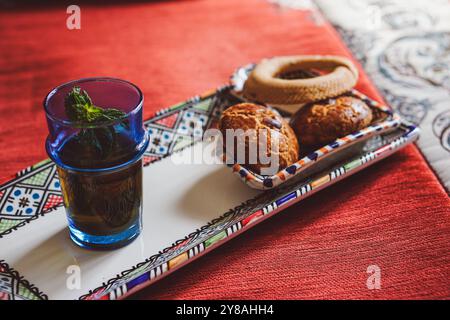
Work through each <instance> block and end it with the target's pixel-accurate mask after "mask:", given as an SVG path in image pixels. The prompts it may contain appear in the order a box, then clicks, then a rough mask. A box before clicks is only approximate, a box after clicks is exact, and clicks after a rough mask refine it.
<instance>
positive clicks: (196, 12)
mask: <svg viewBox="0 0 450 320" xmlns="http://www.w3.org/2000/svg"><path fill="white" fill-rule="evenodd" d="M65 9H66V8H65V7H64V6H62V5H58V4H54V5H50V6H48V7H45V8H41V9H40V8H35V9H26V10H12V11H9V12H8V11H3V12H0V21H1V22H0V24H1V26H0V39H1V40H0V47H1V50H0V70H1V71H0V114H1V117H0V150H2V154H1V156H0V179H2V180H3V181H4V180H5V179H6V178H7V177H9V176H11V175H12V174H14V173H15V172H16V171H18V170H20V169H22V168H24V167H25V166H28V165H31V164H33V163H35V162H37V161H39V160H41V159H43V158H45V157H46V154H45V151H44V147H43V146H44V139H45V137H46V133H47V128H46V124H45V120H44V113H43V110H42V103H41V102H42V99H43V97H44V96H45V94H46V93H47V92H48V91H49V90H50V89H51V88H53V87H54V86H56V85H58V84H60V83H62V82H65V81H68V80H71V79H75V78H80V77H88V76H113V77H119V78H124V79H128V80H130V81H132V82H134V83H136V84H137V85H138V86H139V87H141V88H142V90H143V92H144V94H145V99H146V101H145V115H146V116H147V117H149V116H151V115H152V114H153V113H154V112H155V111H156V110H158V109H159V108H162V107H166V106H169V105H171V104H174V103H176V102H179V101H182V100H184V99H186V98H187V97H190V96H192V95H195V94H198V93H201V92H203V91H205V90H207V89H210V88H212V87H216V86H218V85H221V84H223V83H225V82H227V80H228V77H229V75H230V74H231V73H232V72H233V70H234V69H235V68H236V67H237V66H239V65H242V64H246V63H248V62H252V61H258V60H259V59H261V58H263V57H267V56H276V55H288V54H318V53H322V54H339V55H346V56H349V55H350V54H349V52H348V50H347V49H346V48H345V46H344V45H343V44H342V41H341V40H340V39H339V37H338V35H337V34H336V32H335V31H334V30H333V29H332V28H331V27H330V26H329V25H328V24H326V23H324V22H323V21H322V19H321V18H320V16H318V15H314V14H311V13H309V12H304V11H298V10H291V9H284V8H280V7H277V6H275V5H273V4H270V3H268V2H266V1H263V0H247V1H240V0H221V1H219V0H215V1H180V2H176V1H169V2H156V3H155V2H152V3H132V2H131V3H127V2H125V1H124V2H123V3H120V2H114V3H113V4H111V5H106V6H102V7H100V6H96V5H88V4H82V5H81V14H82V20H81V27H82V29H81V30H73V31H69V30H67V28H66V24H65V20H66V17H67V15H66V14H65ZM358 89H360V90H361V91H363V92H364V93H366V94H368V95H370V96H372V97H374V98H379V96H378V95H377V93H376V91H375V89H374V87H373V86H372V85H371V84H370V82H369V80H368V79H367V77H366V76H365V75H364V74H363V73H362V74H361V77H360V81H359V83H358ZM449 218H450V200H449V198H448V195H447V194H446V193H445V192H444V190H443V188H442V187H441V185H440V184H439V182H438V181H437V180H436V178H435V176H434V174H433V173H432V172H431V170H430V169H429V167H428V165H427V163H426V162H425V161H424V159H423V158H422V156H421V155H420V153H419V152H418V151H417V149H416V148H415V147H414V146H411V147H408V148H407V149H405V150H404V151H401V152H399V153H398V154H396V155H394V156H392V157H390V158H389V159H387V160H384V161H383V162H381V163H379V164H377V165H375V166H373V167H372V168H369V169H368V170H365V171H364V172H361V173H359V174H357V175H355V176H353V177H351V178H349V179H348V180H346V181H344V182H341V183H339V184H338V185H336V186H334V187H331V188H330V189H328V190H325V191H322V192H320V193H319V194H317V195H315V196H313V197H312V198H310V199H307V200H306V201H303V202H301V203H300V204H297V205H296V206H294V207H291V208H290V209H288V210H286V212H284V213H282V214H280V215H279V216H278V217H275V218H273V219H272V220H271V221H270V222H265V223H263V224H262V225H260V226H257V227H256V228H254V229H253V230H251V231H249V232H247V233H246V234H244V235H242V236H240V237H238V238H236V239H234V240H232V241H231V242H230V243H228V244H226V245H225V246H223V247H222V248H219V249H218V250H216V251H215V252H213V253H211V254H208V255H207V256H205V257H203V258H201V259H199V260H197V261H195V262H193V263H192V264H191V265H189V266H187V267H185V268H184V269H183V270H180V271H177V272H176V273H175V274H173V275H171V276H169V277H167V278H166V279H164V280H162V281H160V282H159V283H157V284H156V285H154V286H152V287H150V288H147V289H144V290H143V291H141V292H140V293H138V294H136V295H134V296H133V297H134V298H177V299H181V298H202V299H209V298H255V299H260V298H274V299H276V298H286V299H299V298H329V299H334V298H356V299H358V298H448V297H449V296H450V289H449V286H448V278H449V275H450V269H449V265H450V258H449V254H448V253H449V252H450V241H449V236H450V219H449ZM372 264H376V265H378V266H379V267H380V268H381V275H382V289H380V290H368V289H367V287H366V280H367V276H368V275H367V273H366V269H367V267H368V266H369V265H372Z"/></svg>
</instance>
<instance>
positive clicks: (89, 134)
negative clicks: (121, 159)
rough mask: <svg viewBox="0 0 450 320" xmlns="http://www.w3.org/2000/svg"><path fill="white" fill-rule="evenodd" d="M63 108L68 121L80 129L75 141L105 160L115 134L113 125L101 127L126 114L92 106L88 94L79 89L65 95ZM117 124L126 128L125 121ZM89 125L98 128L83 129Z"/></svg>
mask: <svg viewBox="0 0 450 320" xmlns="http://www.w3.org/2000/svg"><path fill="white" fill-rule="evenodd" d="M64 107H65V112H66V115H67V117H68V118H69V120H70V121H73V122H76V123H78V124H79V125H80V127H82V129H81V130H80V132H79V133H78V134H77V136H76V138H77V141H78V142H79V143H80V144H82V145H84V146H87V147H90V148H93V149H94V150H96V151H97V152H98V153H99V154H100V155H101V156H102V157H103V158H106V157H107V156H108V155H109V154H110V153H111V151H112V150H113V149H114V146H115V144H116V142H117V141H116V140H117V139H116V136H117V133H116V130H115V128H114V125H109V126H104V127H102V126H101V125H102V124H106V123H109V122H114V121H117V120H120V119H123V118H125V116H126V113H125V112H123V111H121V110H118V109H115V108H102V107H99V106H96V105H94V103H93V102H92V99H91V98H90V97H89V95H88V93H87V92H86V91H85V90H82V89H81V88H80V87H73V88H72V90H71V91H70V92H69V93H68V94H67V96H66V98H65V101H64ZM119 124H120V125H122V126H124V127H125V128H128V120H127V119H124V120H123V121H121V122H119ZM89 125H99V127H95V128H83V127H84V126H89Z"/></svg>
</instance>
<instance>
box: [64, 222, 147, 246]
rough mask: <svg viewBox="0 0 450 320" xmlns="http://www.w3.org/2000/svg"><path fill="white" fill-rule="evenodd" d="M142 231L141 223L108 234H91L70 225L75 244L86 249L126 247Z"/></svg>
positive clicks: (71, 236) (70, 232)
mask: <svg viewBox="0 0 450 320" xmlns="http://www.w3.org/2000/svg"><path fill="white" fill-rule="evenodd" d="M140 233H141V226H140V224H139V223H136V224H134V225H132V226H131V227H129V228H128V229H126V230H125V231H122V232H121V233H116V234H113V235H108V236H96V235H90V234H87V233H85V232H83V231H80V230H78V229H76V228H75V227H73V226H69V234H70V238H71V239H72V241H73V242H75V244H77V245H78V246H80V247H82V248H85V249H95V250H111V249H117V248H121V247H124V246H126V245H127V244H129V243H131V242H133V240H134V239H136V238H137V237H138V236H139V234H140Z"/></svg>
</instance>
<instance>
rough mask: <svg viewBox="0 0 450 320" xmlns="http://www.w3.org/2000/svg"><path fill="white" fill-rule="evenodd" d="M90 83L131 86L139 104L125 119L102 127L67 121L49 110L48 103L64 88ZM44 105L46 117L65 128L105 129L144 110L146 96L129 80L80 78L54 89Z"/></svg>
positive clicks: (103, 124)
mask: <svg viewBox="0 0 450 320" xmlns="http://www.w3.org/2000/svg"><path fill="white" fill-rule="evenodd" d="M89 81H105V82H108V81H111V82H119V83H123V84H126V85H129V86H131V87H133V88H134V89H135V90H136V91H137V93H138V95H139V102H138V104H137V105H136V106H134V107H133V108H132V109H131V110H130V111H129V112H127V113H126V114H125V115H124V116H123V118H121V119H117V120H112V121H110V122H104V123H102V124H101V125H92V124H87V125H81V124H80V123H79V122H76V121H70V120H65V119H60V118H59V117H57V116H56V115H54V114H52V112H51V111H50V110H49V108H48V102H49V100H50V99H51V98H52V97H53V95H54V94H56V93H57V92H58V91H59V90H60V89H62V88H66V87H68V86H74V85H76V84H77V83H82V82H89ZM43 105H44V110H45V115H46V116H47V117H48V118H50V119H51V120H52V121H55V122H58V123H60V124H63V125H65V126H71V127H76V128H93V127H103V126H109V125H112V124H114V123H118V122H120V121H122V120H123V119H124V118H128V117H129V116H130V115H134V114H136V113H138V112H139V111H140V110H141V109H142V106H143V105H144V94H143V93H142V91H141V89H139V87H138V86H136V85H135V84H134V83H132V82H130V81H127V80H123V79H119V78H112V77H88V78H80V79H76V80H71V81H68V82H65V83H63V84H61V85H59V86H57V87H55V88H53V89H52V90H50V92H49V93H47V95H46V96H45V98H44V101H43Z"/></svg>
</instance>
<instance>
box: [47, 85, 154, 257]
mask: <svg viewBox="0 0 450 320" xmlns="http://www.w3.org/2000/svg"><path fill="white" fill-rule="evenodd" d="M74 87H80V88H81V89H82V90H85V91H86V92H87V93H88V94H89V96H90V98H91V100H92V102H93V104H94V105H96V106H99V107H102V108H115V109H119V110H121V111H123V112H124V113H125V114H126V115H125V116H123V117H121V118H120V119H119V120H112V121H109V122H101V124H89V123H88V124H86V123H80V122H79V121H71V120H70V119H69V117H68V116H67V114H66V110H65V105H64V102H65V98H66V97H67V95H68V93H69V92H70V91H71V90H72V89H73V88H74ZM143 102H144V97H143V94H142V92H141V90H140V89H139V88H138V87H137V86H135V85H134V84H132V83H130V82H127V81H124V80H120V79H114V78H86V79H80V80H75V81H71V82H68V83H65V84H63V85H60V86H58V87H56V88H55V89H53V90H52V91H51V92H50V93H49V94H48V95H47V96H46V98H45V100H44V108H45V112H46V117H47V124H48V128H49V135H48V138H47V140H46V145H45V146H46V150H47V153H48V155H49V156H50V158H51V159H52V160H53V161H54V162H55V163H56V165H57V170H58V176H59V180H60V183H61V190H62V193H63V199H64V206H65V209H66V213H67V218H68V224H69V233H70V237H71V239H72V240H73V241H74V242H75V243H76V244H78V245H79V246H81V247H84V248H94V249H113V248H118V247H122V246H124V245H126V244H128V243H130V242H131V241H133V240H134V239H135V238H136V237H137V236H138V235H139V234H140V232H141V229H142V218H141V216H142V202H143V200H142V159H141V158H142V155H143V153H144V151H145V150H146V149H147V146H148V143H149V139H148V134H147V132H146V130H145V128H144V125H143V122H142V108H143Z"/></svg>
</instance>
